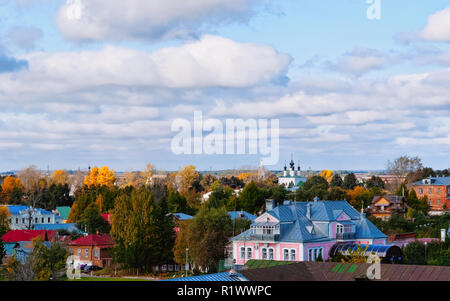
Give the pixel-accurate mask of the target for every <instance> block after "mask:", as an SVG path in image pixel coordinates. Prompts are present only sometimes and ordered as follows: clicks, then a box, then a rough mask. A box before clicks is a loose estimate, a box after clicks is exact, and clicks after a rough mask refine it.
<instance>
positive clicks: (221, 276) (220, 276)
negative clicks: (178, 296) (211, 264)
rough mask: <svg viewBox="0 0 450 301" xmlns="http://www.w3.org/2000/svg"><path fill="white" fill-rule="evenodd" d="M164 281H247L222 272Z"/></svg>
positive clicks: (235, 275) (242, 277)
mask: <svg viewBox="0 0 450 301" xmlns="http://www.w3.org/2000/svg"><path fill="white" fill-rule="evenodd" d="M164 281H248V279H247V278H245V277H244V276H243V275H242V274H239V273H232V274H230V273H229V272H223V273H217V274H208V275H201V276H191V277H182V278H173V279H168V280H164Z"/></svg>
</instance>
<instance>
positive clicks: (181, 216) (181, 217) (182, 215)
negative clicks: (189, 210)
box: [173, 213, 193, 221]
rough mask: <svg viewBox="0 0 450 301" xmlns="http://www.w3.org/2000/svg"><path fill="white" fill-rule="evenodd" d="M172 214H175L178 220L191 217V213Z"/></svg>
mask: <svg viewBox="0 0 450 301" xmlns="http://www.w3.org/2000/svg"><path fill="white" fill-rule="evenodd" d="M173 215H175V216H176V217H177V218H178V219H179V220H180V221H185V220H188V219H192V218H193V217H192V216H191V215H188V214H184V213H174V214H173Z"/></svg>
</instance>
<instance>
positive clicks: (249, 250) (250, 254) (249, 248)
mask: <svg viewBox="0 0 450 301" xmlns="http://www.w3.org/2000/svg"><path fill="white" fill-rule="evenodd" d="M246 252H247V253H246V255H247V259H252V257H253V248H252V247H247V250H246ZM249 252H250V253H249Z"/></svg>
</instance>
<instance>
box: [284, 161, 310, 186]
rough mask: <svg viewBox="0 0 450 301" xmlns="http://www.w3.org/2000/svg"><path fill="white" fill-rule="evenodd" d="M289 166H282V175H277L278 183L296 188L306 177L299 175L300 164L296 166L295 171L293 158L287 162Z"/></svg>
mask: <svg viewBox="0 0 450 301" xmlns="http://www.w3.org/2000/svg"><path fill="white" fill-rule="evenodd" d="M289 165H290V168H289V170H288V169H287V166H286V165H285V166H284V171H283V176H281V177H278V183H279V184H281V185H284V186H285V187H286V188H294V189H296V188H298V186H299V184H300V183H305V182H306V178H305V177H302V176H301V170H300V164H299V165H298V166H297V171H295V163H294V160H291V163H289Z"/></svg>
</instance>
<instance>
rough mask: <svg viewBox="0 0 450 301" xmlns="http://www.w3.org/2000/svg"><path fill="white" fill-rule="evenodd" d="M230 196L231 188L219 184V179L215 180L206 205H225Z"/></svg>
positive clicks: (217, 206) (218, 206)
mask: <svg viewBox="0 0 450 301" xmlns="http://www.w3.org/2000/svg"><path fill="white" fill-rule="evenodd" d="M232 196H233V190H232V189H231V188H230V187H227V186H225V187H224V186H222V184H220V181H215V182H214V183H213V184H212V186H211V195H210V196H209V199H208V202H207V205H208V206H212V207H215V208H220V207H222V206H226V205H227V203H228V202H229V200H230V199H231V197H232Z"/></svg>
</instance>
